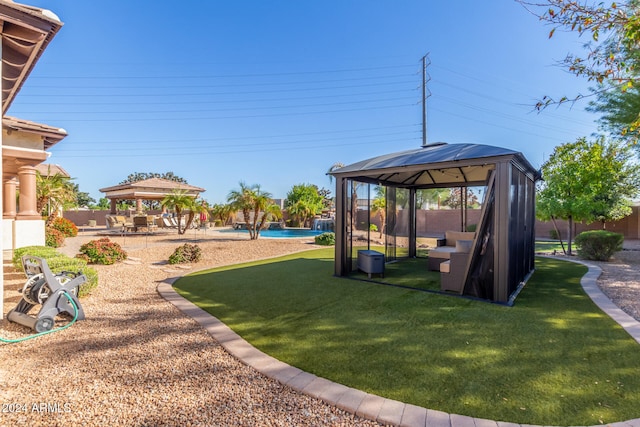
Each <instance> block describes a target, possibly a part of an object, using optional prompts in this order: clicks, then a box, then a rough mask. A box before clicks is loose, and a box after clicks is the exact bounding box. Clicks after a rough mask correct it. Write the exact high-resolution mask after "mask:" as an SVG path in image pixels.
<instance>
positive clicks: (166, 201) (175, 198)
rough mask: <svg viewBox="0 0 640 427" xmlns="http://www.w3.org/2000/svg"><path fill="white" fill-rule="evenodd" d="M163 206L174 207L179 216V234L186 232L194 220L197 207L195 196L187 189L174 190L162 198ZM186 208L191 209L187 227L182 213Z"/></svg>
mask: <svg viewBox="0 0 640 427" xmlns="http://www.w3.org/2000/svg"><path fill="white" fill-rule="evenodd" d="M161 203H162V206H164V207H166V208H167V209H173V210H174V211H175V212H176V216H177V217H178V234H184V233H185V232H186V231H187V228H189V226H190V225H191V221H193V216H194V215H195V213H193V210H194V209H195V201H194V197H193V196H190V195H189V194H188V192H187V191H186V190H179V189H178V190H173V191H172V192H171V193H169V194H167V195H166V196H164V198H163V199H162V202H161ZM185 210H188V211H189V219H188V222H187V224H185V227H184V228H183V227H182V215H183V213H184V211H185Z"/></svg>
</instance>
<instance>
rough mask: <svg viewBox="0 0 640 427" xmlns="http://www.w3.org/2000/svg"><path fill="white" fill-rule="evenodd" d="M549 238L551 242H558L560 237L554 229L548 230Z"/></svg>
mask: <svg viewBox="0 0 640 427" xmlns="http://www.w3.org/2000/svg"><path fill="white" fill-rule="evenodd" d="M549 237H551V238H552V239H553V240H560V235H559V234H558V232H557V231H556V229H555V228H552V229H551V230H549Z"/></svg>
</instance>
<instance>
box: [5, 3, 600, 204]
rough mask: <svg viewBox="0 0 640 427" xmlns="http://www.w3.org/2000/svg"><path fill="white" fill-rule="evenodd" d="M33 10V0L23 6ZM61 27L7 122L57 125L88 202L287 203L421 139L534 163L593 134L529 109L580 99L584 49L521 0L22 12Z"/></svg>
mask: <svg viewBox="0 0 640 427" xmlns="http://www.w3.org/2000/svg"><path fill="white" fill-rule="evenodd" d="M27 1H28V0H27ZM29 4H31V5H34V6H38V7H43V8H47V9H50V10H52V11H53V12H54V13H56V14H57V15H58V16H59V17H60V19H61V20H62V21H63V22H64V24H65V25H64V26H63V27H62V29H61V30H60V32H59V33H58V35H57V36H56V37H55V38H54V39H53V41H52V43H51V44H50V45H49V47H48V49H47V50H46V52H45V53H44V55H43V57H42V58H41V60H40V61H39V63H38V64H37V65H36V68H35V69H34V71H33V73H32V74H31V76H30V77H29V79H28V80H27V82H26V84H25V85H24V87H23V89H22V91H21V92H20V93H19V94H18V97H17V98H16V100H15V101H14V103H13V105H12V106H11V108H10V110H9V111H8V114H9V115H13V116H17V117H20V118H24V119H28V120H33V121H36V122H40V123H45V124H48V125H52V126H59V127H62V128H64V129H66V130H67V132H68V133H69V136H68V137H67V138H65V139H64V140H63V141H62V142H61V143H60V144H58V145H57V146H55V147H54V148H53V149H52V150H51V151H52V153H53V154H52V156H51V158H50V161H51V162H52V163H57V164H60V165H62V166H63V167H64V168H65V169H66V170H67V171H68V172H69V173H70V174H71V176H72V177H73V178H74V179H75V181H74V182H75V183H77V184H78V185H79V186H80V190H81V191H85V192H88V193H90V195H91V196H92V197H93V198H95V199H96V200H97V199H99V198H100V197H102V196H103V194H102V193H100V192H99V191H98V190H99V188H103V187H108V186H112V185H116V184H118V183H120V182H121V181H122V180H124V179H126V177H127V176H128V175H129V174H131V173H134V172H159V173H163V172H167V171H171V172H173V173H175V174H176V175H179V176H181V177H183V178H185V179H187V181H188V182H189V183H190V184H192V185H196V186H200V187H203V188H206V190H207V191H206V192H204V193H203V194H202V196H203V198H204V199H206V200H207V201H209V202H210V203H221V202H224V201H225V200H226V196H227V194H228V193H229V191H231V190H233V189H236V188H238V183H239V182H240V181H244V182H246V183H247V184H260V185H261V188H262V189H263V190H265V191H268V192H270V193H272V195H273V196H274V197H276V198H284V197H285V196H286V194H287V192H288V191H289V189H291V187H292V186H293V185H295V184H301V183H309V184H316V185H318V186H319V187H325V188H332V184H331V183H330V181H329V178H328V177H327V176H326V172H327V170H328V169H329V168H330V167H331V165H333V164H335V163H336V162H341V163H344V164H349V163H353V162H356V161H359V160H363V159H366V158H369V157H374V156H377V155H381V154H385V153H391V152H395V151H401V150H406V149H412V148H417V147H419V146H420V144H421V133H420V131H421V117H422V112H421V106H420V101H421V91H420V84H421V75H420V70H421V63H420V60H421V57H422V56H423V55H425V54H426V53H429V58H430V61H431V65H430V66H429V68H428V71H429V74H430V77H431V80H430V82H429V90H430V92H431V96H430V97H429V99H428V104H427V105H428V121H427V122H428V140H429V142H437V141H444V142H448V143H479V144H488V145H497V146H501V147H506V148H510V149H513V150H517V151H520V152H522V153H523V154H524V155H525V157H527V159H528V160H529V161H530V162H531V163H532V164H533V165H534V166H536V167H539V166H541V165H542V163H543V162H544V161H545V159H547V158H548V156H549V155H550V154H551V153H552V152H553V149H554V147H555V146H557V145H559V144H562V143H564V142H570V141H574V140H575V139H576V138H578V137H581V136H588V135H590V134H591V133H593V132H595V131H596V130H597V126H596V124H595V123H594V120H595V119H596V118H597V117H594V116H593V115H592V114H590V113H586V112H585V111H584V107H585V106H586V105H585V103H580V104H577V105H574V106H572V107H569V106H565V107H561V108H551V109H548V110H546V111H544V112H542V113H536V112H535V111H533V105H534V104H535V102H536V100H538V99H539V98H541V97H542V96H543V95H552V96H557V97H560V96H562V95H575V94H576V93H583V94H586V93H588V85H587V82H585V81H583V80H580V79H578V78H576V77H573V76H572V75H570V74H568V73H567V72H566V71H564V70H563V69H562V68H560V67H558V66H557V65H556V64H557V62H558V61H559V60H561V59H562V58H564V56H565V55H566V54H567V53H569V52H580V51H581V49H582V43H583V42H584V41H583V40H581V39H578V38H577V37H575V35H573V34H561V33H556V35H555V36H554V38H552V39H551V40H549V39H548V37H547V35H548V33H549V30H550V28H549V27H546V26H545V25H544V24H543V23H541V22H540V21H538V19H537V18H536V17H534V16H533V15H531V14H530V13H528V12H527V11H526V10H525V9H524V8H522V6H520V5H519V4H518V3H516V2H515V1H513V0H499V1H491V2H479V1H476V0H460V1H457V2H436V1H424V0H402V1H380V0H366V1H365V0H353V1H350V0H325V1H293V0H291V1H284V0H280V1H278V0H273V1H242V0H239V1H214V0H211V1H205V0H202V1H196V0H185V1H181V2H164V1H151V0H136V1H129V0H127V1H125V0H111V1H102V0H92V1H90V2H89V1H87V2H84V1H77V0H30V1H29Z"/></svg>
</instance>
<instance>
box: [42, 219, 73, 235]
mask: <svg viewBox="0 0 640 427" xmlns="http://www.w3.org/2000/svg"><path fill="white" fill-rule="evenodd" d="M49 227H51V228H53V229H55V230H58V231H60V232H62V234H64V237H76V236H77V235H78V227H76V225H75V224H74V223H73V222H71V221H69V220H68V219H66V218H60V217H57V218H56V219H54V220H53V221H52V222H51V224H50V225H49Z"/></svg>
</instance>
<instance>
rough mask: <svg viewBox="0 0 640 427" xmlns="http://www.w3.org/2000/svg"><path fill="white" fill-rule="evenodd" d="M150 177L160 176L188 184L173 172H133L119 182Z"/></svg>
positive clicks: (124, 182)
mask: <svg viewBox="0 0 640 427" xmlns="http://www.w3.org/2000/svg"><path fill="white" fill-rule="evenodd" d="M151 178H162V179H167V180H169V181H175V182H181V183H183V184H188V182H187V180H186V179H184V178H181V177H179V176H177V175H175V174H174V173H173V172H165V173H158V172H134V173H132V174H130V175H129V176H128V177H127V178H126V179H125V180H124V181H122V182H120V184H129V183H133V182H139V181H144V180H145V179H151Z"/></svg>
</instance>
